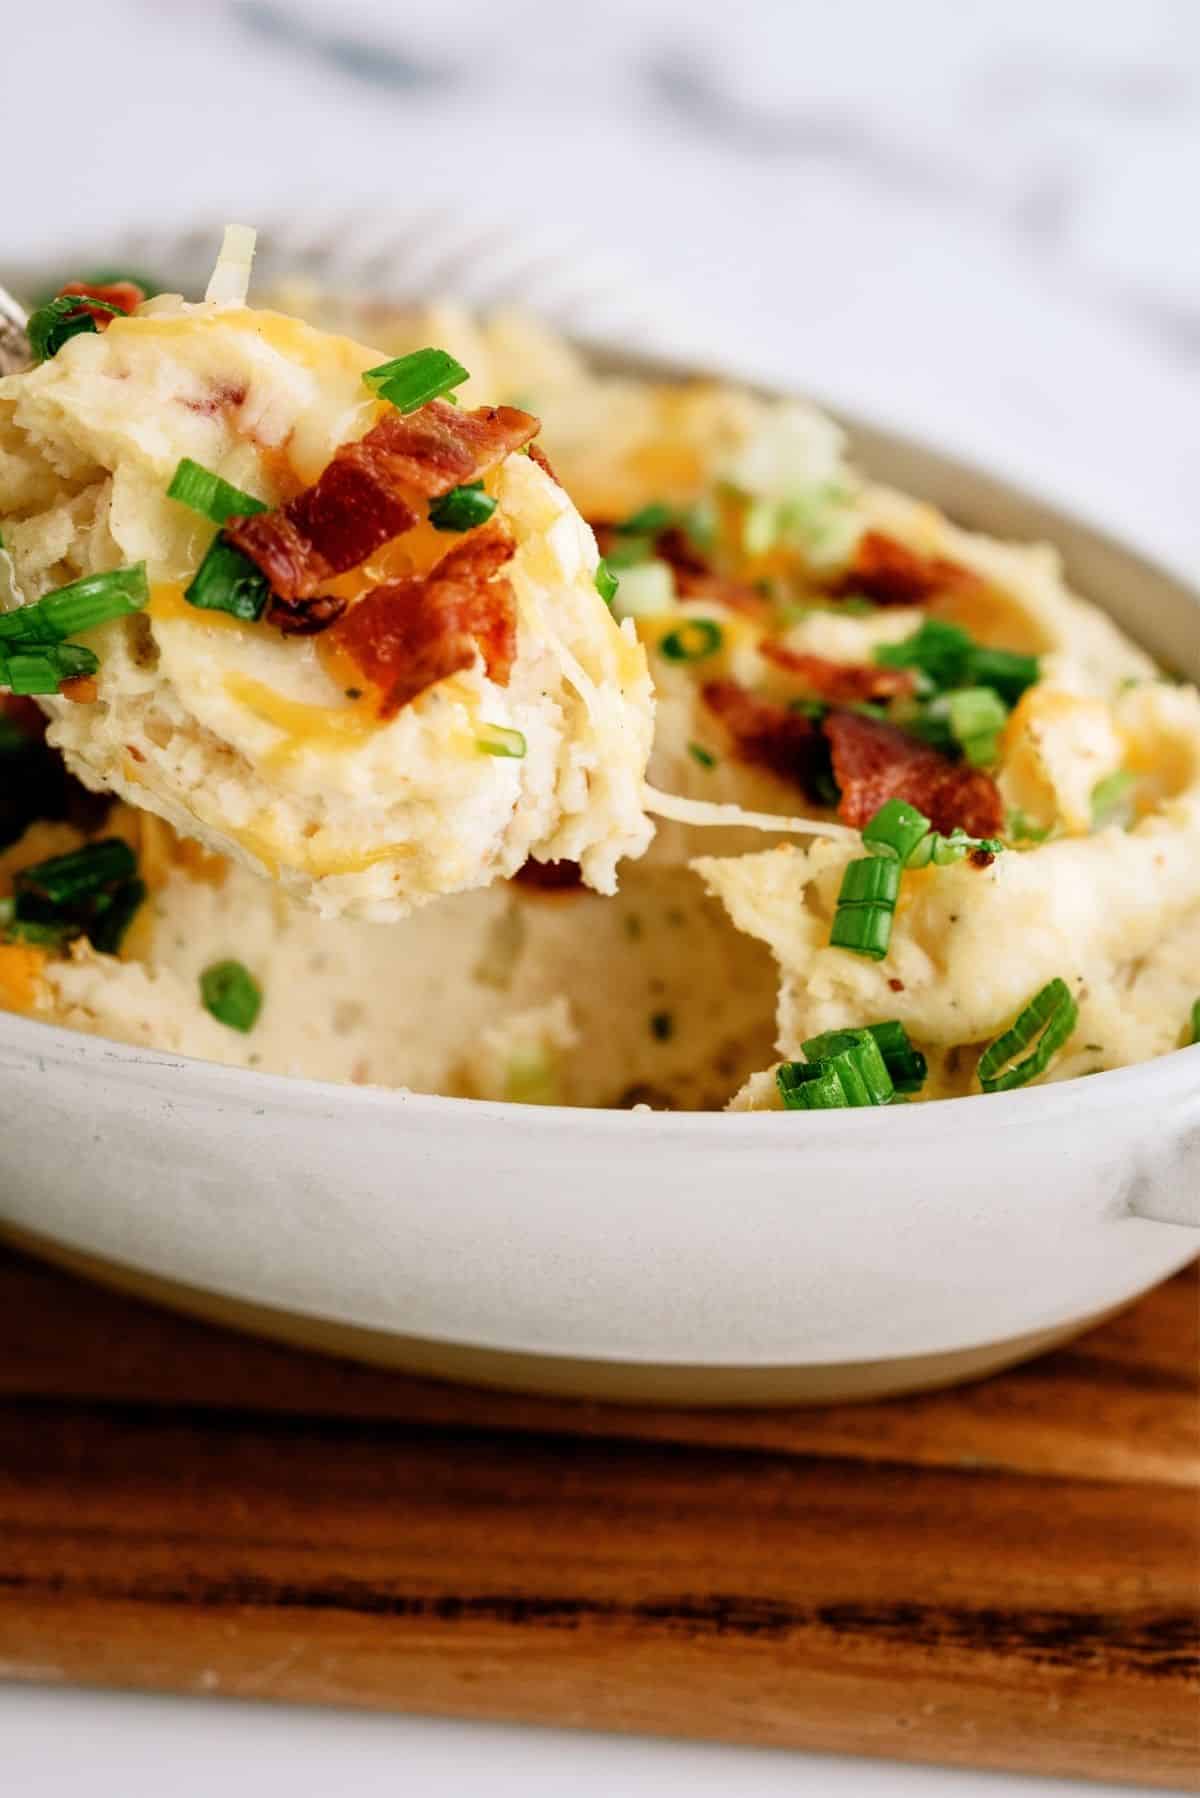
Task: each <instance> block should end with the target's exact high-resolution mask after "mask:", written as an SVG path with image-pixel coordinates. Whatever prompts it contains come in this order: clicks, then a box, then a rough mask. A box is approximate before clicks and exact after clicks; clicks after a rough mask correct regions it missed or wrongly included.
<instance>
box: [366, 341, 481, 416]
mask: <svg viewBox="0 0 1200 1798" xmlns="http://www.w3.org/2000/svg"><path fill="white" fill-rule="evenodd" d="M469 378H470V377H469V376H468V374H467V371H466V369H465V368H464V367H463V365H462V363H461V362H456V361H455V360H454V357H453V356H449V355H447V353H446V351H445V350H414V351H413V353H412V355H411V356H396V357H394V358H393V360H392V361H391V362H381V363H380V364H379V366H378V367H377V368H369V369H368V370H367V371H366V373H365V374H364V376H363V381H364V382H365V384H366V385H367V386H368V387H369V388H370V389H371V391H372V393H377V394H378V395H379V397H380V399H384V400H388V401H390V403H391V404H392V405H393V406H395V408H396V410H397V411H398V412H415V411H416V410H417V408H418V406H427V405H428V404H429V402H430V400H436V399H439V398H440V397H441V395H442V394H446V393H449V392H450V390H451V388H452V387H461V385H462V383H463V382H464V381H466V380H468V379H469Z"/></svg>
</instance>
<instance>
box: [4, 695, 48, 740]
mask: <svg viewBox="0 0 1200 1798" xmlns="http://www.w3.org/2000/svg"><path fill="white" fill-rule="evenodd" d="M0 717H4V718H7V719H8V720H9V722H10V723H12V724H15V725H16V727H17V729H18V730H21V731H24V733H25V735H26V736H27V737H28V738H29V740H30V742H31V743H40V742H42V740H43V739H44V737H45V735H46V725H47V722H48V720H47V718H46V714H45V713H44V712H43V710H42V708H41V706H40V705H39V704H38V702H37V700H36V699H26V698H25V696H24V695H23V694H21V693H0Z"/></svg>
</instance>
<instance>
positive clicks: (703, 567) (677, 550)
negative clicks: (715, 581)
mask: <svg viewBox="0 0 1200 1798" xmlns="http://www.w3.org/2000/svg"><path fill="white" fill-rule="evenodd" d="M654 553H655V555H656V556H657V557H658V558H659V560H660V561H662V562H669V563H670V564H671V567H672V568H674V569H675V570H676V572H677V573H679V572H683V573H686V574H708V573H710V568H709V563H708V559H707V557H706V556H705V555H704V554H703V553H702V552H701V551H700V550H698V549H697V548H696V545H695V544H694V543H693V542H692V539H691V538H690V537H689V536H688V534H687V532H686V531H685V530H683V529H682V527H681V526H680V525H677V524H670V525H668V526H667V528H666V530H665V531H660V532H659V533H658V536H657V537H656V538H655V540H654Z"/></svg>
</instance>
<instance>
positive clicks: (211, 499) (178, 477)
mask: <svg viewBox="0 0 1200 1798" xmlns="http://www.w3.org/2000/svg"><path fill="white" fill-rule="evenodd" d="M167 498H168V499H177V500H178V501H179V503H180V505H181V506H190V508H191V510H192V511H193V512H199V513H201V514H202V515H203V516H204V517H205V518H208V519H211V521H212V523H213V524H224V523H225V521H226V519H228V518H249V517H251V516H252V515H253V514H254V513H255V512H265V511H267V510H268V507H267V506H266V504H265V502H264V501H263V500H261V499H255V497H254V495H253V494H252V493H243V492H242V490H241V488H240V487H235V486H233V485H232V483H231V482H229V481H225V480H222V478H221V476H220V475H219V474H214V473H213V472H212V470H211V468H204V467H202V466H201V464H200V463H199V462H193V461H192V458H191V457H190V456H185V457H184V458H183V460H182V462H181V463H180V464H179V466H178V468H177V469H176V470H175V473H174V474H173V475H172V476H171V485H170V486H169V487H168V488H167Z"/></svg>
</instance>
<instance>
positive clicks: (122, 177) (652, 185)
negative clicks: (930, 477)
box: [4, 0, 1200, 564]
mask: <svg viewBox="0 0 1200 1798" xmlns="http://www.w3.org/2000/svg"><path fill="white" fill-rule="evenodd" d="M20 20H21V22H20V25H19V27H17V28H16V29H15V32H11V33H10V36H9V43H10V44H12V43H13V42H14V41H15V42H16V45H17V48H18V52H19V53H18V55H17V56H16V57H15V58H13V60H12V68H13V72H14V73H19V74H20V76H21V78H20V79H17V80H12V81H9V82H6V84H5V109H4V119H5V126H6V128H7V130H8V132H9V133H10V136H11V137H12V139H14V140H15V141H18V142H20V141H24V142H25V143H27V144H28V145H29V146H30V149H29V157H30V175H31V178H30V179H29V181H28V182H27V183H22V182H20V181H19V180H14V179H13V172H12V171H11V168H10V192H9V194H8V195H7V205H6V230H5V239H4V248H5V251H6V253H7V255H8V256H9V257H13V258H16V259H17V260H25V259H27V258H28V257H30V256H31V255H35V256H36V255H47V254H50V253H53V252H55V251H64V252H69V251H70V250H71V249H72V247H74V246H77V245H80V244H81V243H82V244H86V245H89V246H100V247H102V246H103V245H104V244H105V242H106V240H108V238H109V237H110V234H113V233H120V232H122V231H125V230H127V229H131V228H132V229H137V228H140V227H144V226H145V225H146V224H147V222H151V223H153V224H154V225H156V226H162V225H171V224H190V223H192V222H193V221H194V220H196V219H197V218H203V219H206V220H212V221H219V220H220V219H223V218H236V219H239V220H245V221H248V222H251V223H253V222H265V221H267V220H269V219H271V218H273V217H277V216H279V215H281V214H286V215H292V216H294V215H295V214H297V213H299V214H301V215H304V214H307V213H310V212H312V211H314V210H317V211H320V212H321V213H323V214H324V213H326V212H327V210H328V208H329V207H330V205H331V204H336V205H343V204H344V205H345V206H346V207H347V208H350V209H352V210H356V211H359V212H360V213H361V212H366V213H368V214H369V215H370V217H371V220H372V222H373V224H374V225H375V226H376V227H377V228H378V227H380V226H384V225H386V224H387V223H388V221H390V220H393V219H399V220H403V219H405V218H407V217H410V216H411V215H412V214H413V213H414V212H416V211H436V212H438V213H440V214H443V215H448V216H449V217H450V219H452V220H453V221H454V223H455V225H456V227H457V228H460V229H461V231H462V233H463V234H464V241H465V242H466V243H468V244H471V243H474V242H476V241H477V240H480V242H481V247H480V250H479V256H480V258H481V259H484V260H487V259H491V260H493V261H494V259H495V257H496V255H497V253H498V247H499V253H500V254H504V253H507V252H508V251H509V250H511V249H512V247H513V246H516V245H520V244H522V243H526V244H533V245H534V246H535V248H536V251H537V254H538V255H539V256H544V257H545V258H546V261H545V262H543V263H542V264H541V268H542V271H543V273H544V274H545V276H546V282H545V285H547V286H549V287H553V285H554V280H553V276H552V265H554V264H556V263H557V264H558V266H559V272H560V273H561V262H562V259H564V258H565V259H566V260H567V262H568V263H569V264H573V265H574V269H575V275H574V279H575V283H576V286H581V285H588V284H591V285H592V286H593V287H594V288H595V289H596V290H597V292H598V293H599V295H600V296H601V298H602V299H604V300H605V301H606V303H608V304H609V306H610V312H611V316H612V319H613V321H614V322H615V323H616V324H618V325H620V324H621V323H623V322H624V321H625V320H626V319H629V320H632V321H633V322H634V324H635V326H636V330H637V333H638V334H639V335H640V336H641V337H643V339H650V340H653V341H654V342H656V343H659V344H671V345H676V346H678V347H680V348H683V349H686V350H688V351H699V352H701V353H708V354H712V355H714V356H717V357H719V358H720V359H721V360H722V361H724V362H727V363H732V364H735V365H740V366H742V367H744V368H746V369H747V370H752V371H755V372H759V373H764V374H769V375H773V376H777V377H779V378H781V379H786V380H789V381H791V382H794V383H796V384H799V385H803V386H806V387H808V388H810V389H811V390H812V391H814V392H816V393H818V394H824V395H827V396H829V397H830V398H832V399H834V400H837V401H841V402H843V403H845V404H849V405H852V406H854V407H856V408H858V409H860V410H862V411H865V412H869V413H874V414H876V415H877V416H879V417H881V418H883V419H885V420H887V421H889V422H896V423H900V424H902V425H904V426H906V427H908V428H909V429H914V430H918V431H923V432H925V433H926V434H927V435H929V436H932V437H934V438H936V439H937V440H939V441H940V442H941V443H943V444H945V445H947V446H949V447H953V448H957V449H959V450H963V451H966V452H969V453H971V454H973V455H975V456H977V457H979V458H982V459H984V460H986V461H988V462H990V463H991V464H993V465H994V466H996V467H998V468H1000V469H1001V470H1002V471H1003V472H1006V473H1009V474H1016V475H1018V476H1020V477H1023V478H1025V479H1026V480H1027V481H1032V482H1033V483H1035V484H1037V485H1039V486H1041V487H1042V488H1043V489H1047V490H1049V491H1050V492H1051V493H1053V494H1054V495H1055V496H1056V497H1059V498H1063V499H1066V500H1067V501H1069V502H1072V503H1074V504H1075V505H1076V506H1078V507H1079V508H1080V509H1082V510H1085V511H1087V512H1090V513H1092V514H1095V515H1098V516H1100V517H1102V518H1104V519H1106V520H1107V521H1108V522H1109V523H1111V524H1113V525H1115V526H1116V527H1117V528H1118V529H1120V530H1124V531H1125V532H1126V533H1128V534H1130V535H1133V536H1136V537H1137V538H1138V539H1139V540H1141V541H1142V542H1143V543H1145V544H1148V545H1149V546H1150V547H1157V548H1158V549H1159V550H1160V551H1161V552H1162V553H1164V554H1167V555H1170V556H1173V557H1174V558H1176V559H1190V560H1191V561H1193V562H1194V563H1196V564H1200V511H1198V509H1197V507H1196V504H1195V500H1194V495H1195V494H1196V493H1197V491H1198V490H1200V427H1198V426H1197V423H1196V419H1197V416H1198V414H1200V233H1198V232H1197V231H1196V229H1195V217H1196V195H1197V193H1198V192H1200V5H1197V4H1196V0H1053V4H1046V0H976V3H975V4H964V3H963V0H903V3H901V0H839V3H838V4H837V5H836V6H830V5H828V4H820V3H818V0H741V3H740V4H739V5H737V6H721V7H717V6H714V5H712V4H705V0H606V3H605V4H604V5H603V6H600V5H592V6H577V5H573V4H571V0H508V4H504V5H497V4H495V0H489V3H486V4H485V3H484V0H455V4H454V5H453V6H452V7H450V6H442V7H438V6H435V5H433V4H431V3H430V0H425V3H423V4H422V3H412V4H390V5H389V4H386V3H384V0H376V3H375V4H371V3H369V0H341V3H337V0H225V3H224V4H214V3H212V0H209V4H207V5H201V6H197V5H196V4H195V3H194V0H106V4H105V5H104V6H97V5H94V4H90V3H89V4H73V3H72V0H60V4H58V5H56V6H54V7H45V8H41V9H39V8H35V7H30V6H25V7H23V8H21V11H20ZM38 71H45V76H44V78H43V79H39V78H37V74H38ZM51 71H52V73H51ZM542 285H543V282H542V281H540V280H539V279H536V278H535V279H533V280H531V281H530V284H529V289H530V291H529V295H528V297H529V300H530V302H531V303H533V304H536V303H537V302H538V300H539V297H541V296H540V289H541V287H542Z"/></svg>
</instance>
